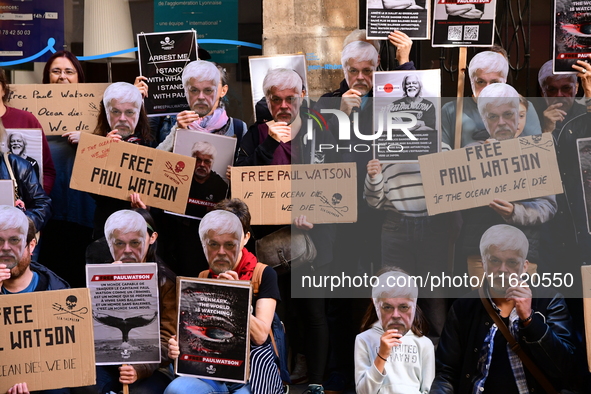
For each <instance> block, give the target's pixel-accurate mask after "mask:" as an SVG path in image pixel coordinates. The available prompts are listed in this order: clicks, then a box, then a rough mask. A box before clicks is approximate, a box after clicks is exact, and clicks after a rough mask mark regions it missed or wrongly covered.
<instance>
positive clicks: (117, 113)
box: [94, 82, 153, 145]
mask: <svg viewBox="0 0 591 394" xmlns="http://www.w3.org/2000/svg"><path fill="white" fill-rule="evenodd" d="M94 134H98V135H102V136H104V137H112V138H116V139H119V140H123V141H126V142H132V143H135V144H140V145H147V144H148V143H150V142H151V141H152V140H153V137H152V135H151V132H150V125H149V121H148V117H147V116H146V111H145V109H144V105H143V98H142V94H141V93H140V91H139V90H138V89H137V88H136V87H135V86H133V85H132V84H130V83H127V82H115V83H112V84H111V85H109V86H108V87H107V89H105V92H104V93H103V100H102V101H101V108H100V112H99V115H98V122H97V125H96V128H95V130H94Z"/></svg>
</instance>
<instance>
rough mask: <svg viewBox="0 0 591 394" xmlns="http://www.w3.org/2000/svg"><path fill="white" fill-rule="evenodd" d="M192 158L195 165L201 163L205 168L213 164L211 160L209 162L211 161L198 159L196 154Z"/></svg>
mask: <svg viewBox="0 0 591 394" xmlns="http://www.w3.org/2000/svg"><path fill="white" fill-rule="evenodd" d="M193 157H194V158H195V164H199V163H203V164H205V165H206V166H210V165H212V163H213V160H211V159H202V158H200V157H198V156H197V154H195V155H193Z"/></svg>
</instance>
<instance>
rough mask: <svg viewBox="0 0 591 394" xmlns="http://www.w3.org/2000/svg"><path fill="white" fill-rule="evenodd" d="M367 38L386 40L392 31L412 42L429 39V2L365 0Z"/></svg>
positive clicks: (415, 0)
mask: <svg viewBox="0 0 591 394" xmlns="http://www.w3.org/2000/svg"><path fill="white" fill-rule="evenodd" d="M366 15H367V38H368V39H377V40H386V39H387V38H388V34H389V33H390V32H392V31H394V30H400V31H402V32H404V33H406V35H407V36H409V37H410V38H412V39H413V40H428V39H429V38H431V35H430V34H429V33H430V29H429V28H430V22H431V0H367V14H366Z"/></svg>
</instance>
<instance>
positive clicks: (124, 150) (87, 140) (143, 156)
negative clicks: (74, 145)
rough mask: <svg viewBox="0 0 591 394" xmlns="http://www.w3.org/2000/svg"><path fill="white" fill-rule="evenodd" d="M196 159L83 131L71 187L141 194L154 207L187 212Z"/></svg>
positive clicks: (126, 197)
mask: <svg viewBox="0 0 591 394" xmlns="http://www.w3.org/2000/svg"><path fill="white" fill-rule="evenodd" d="M194 169H195V159H194V158H192V157H188V156H182V155H178V154H176V153H170V152H166V151H161V150H156V149H152V148H148V147H145V146H140V145H136V144H132V143H129V142H122V141H117V140H112V139H110V138H105V137H100V136H97V135H92V134H86V133H82V134H81V135H80V143H79V144H78V150H77V151H76V160H75V161H74V169H73V171H72V179H71V180H70V187H71V188H72V189H76V190H80V191H83V192H89V193H95V194H100V195H103V196H108V197H114V198H118V199H120V200H129V195H130V194H131V193H139V194H140V195H141V198H142V201H143V202H144V203H145V204H146V205H148V206H151V207H156V208H161V209H165V210H168V211H172V212H176V213H185V208H186V205H187V198H188V195H189V189H190V188H191V180H192V179H193V171H194Z"/></svg>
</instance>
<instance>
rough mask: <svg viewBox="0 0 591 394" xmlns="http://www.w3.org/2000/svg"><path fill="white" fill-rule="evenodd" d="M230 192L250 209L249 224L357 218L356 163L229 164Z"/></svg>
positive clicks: (320, 221) (354, 220) (332, 220)
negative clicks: (301, 219)
mask: <svg viewBox="0 0 591 394" xmlns="http://www.w3.org/2000/svg"><path fill="white" fill-rule="evenodd" d="M231 186H232V196H233V197H235V198H240V199H242V200H243V201H244V202H245V203H246V204H247V205H248V209H249V210H250V215H251V218H252V219H251V224H290V223H291V222H292V221H293V219H294V218H295V217H297V216H300V215H306V217H307V220H308V221H309V222H310V223H352V222H356V221H357V168H356V167H355V163H335V164H298V165H280V166H262V167H258V166H253V167H232V182H231Z"/></svg>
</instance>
